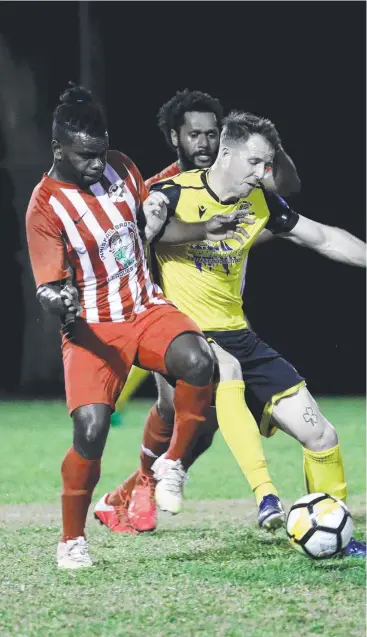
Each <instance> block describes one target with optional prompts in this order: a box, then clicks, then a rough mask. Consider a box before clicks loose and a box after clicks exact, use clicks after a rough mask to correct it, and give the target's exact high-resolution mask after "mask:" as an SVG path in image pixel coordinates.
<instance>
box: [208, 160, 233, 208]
mask: <svg viewBox="0 0 367 637" xmlns="http://www.w3.org/2000/svg"><path fill="white" fill-rule="evenodd" d="M207 180H208V184H209V186H210V188H211V190H212V191H213V192H214V193H215V194H216V196H217V197H218V199H219V200H220V201H228V200H230V199H238V196H236V194H235V193H234V192H233V190H232V189H231V188H230V187H229V186H228V184H227V183H226V180H225V179H224V177H223V174H222V173H221V170H220V167H219V166H218V165H216V164H213V166H212V167H211V168H209V170H208V172H207Z"/></svg>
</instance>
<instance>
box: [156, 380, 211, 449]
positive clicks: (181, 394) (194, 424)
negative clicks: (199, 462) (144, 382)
mask: <svg viewBox="0 0 367 637" xmlns="http://www.w3.org/2000/svg"><path fill="white" fill-rule="evenodd" d="M212 392H213V385H206V386H205V387H195V385H189V384H188V383H185V382H184V381H183V380H178V381H177V383H176V390H175V397H174V406H175V412H176V418H175V425H174V429H173V435H172V438H171V443H170V446H169V449H168V451H167V454H166V457H167V458H168V459H170V460H178V459H181V458H183V456H184V454H185V452H186V451H187V450H188V448H189V447H190V446H191V444H192V442H193V440H194V438H195V437H196V435H197V433H198V431H199V427H200V424H201V423H203V422H204V421H205V420H206V416H207V408H208V407H209V406H210V402H211V398H212Z"/></svg>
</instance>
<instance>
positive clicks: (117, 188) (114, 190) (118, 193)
mask: <svg viewBox="0 0 367 637" xmlns="http://www.w3.org/2000/svg"><path fill="white" fill-rule="evenodd" d="M108 196H109V198H110V199H111V201H112V202H113V203H119V202H121V201H124V199H125V196H126V185H125V182H124V181H123V180H122V179H119V180H118V181H116V182H115V183H114V184H112V185H111V186H110V187H109V189H108Z"/></svg>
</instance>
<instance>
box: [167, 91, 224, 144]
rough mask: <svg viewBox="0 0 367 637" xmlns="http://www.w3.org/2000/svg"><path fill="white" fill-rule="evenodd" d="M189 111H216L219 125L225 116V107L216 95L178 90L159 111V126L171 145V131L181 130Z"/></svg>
mask: <svg viewBox="0 0 367 637" xmlns="http://www.w3.org/2000/svg"><path fill="white" fill-rule="evenodd" d="M189 111H199V112H200V113H214V115H215V116H216V118H217V121H218V126H219V125H220V122H221V120H222V117H223V108H222V105H221V103H220V101H219V100H218V99H217V98H216V97H212V96H211V95H209V93H202V92H201V91H189V89H188V88H185V89H184V90H183V91H177V93H176V95H174V96H173V97H171V99H170V100H168V102H166V103H165V104H163V106H161V108H160V109H159V111H158V126H159V128H160V130H161V131H162V133H163V135H164V136H165V138H166V141H167V142H168V144H169V145H170V146H171V147H172V142H171V135H170V132H171V130H172V129H173V130H175V131H177V132H178V131H179V128H180V127H181V126H182V124H183V120H184V115H185V113H187V112H189Z"/></svg>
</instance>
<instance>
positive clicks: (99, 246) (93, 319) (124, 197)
mask: <svg viewBox="0 0 367 637" xmlns="http://www.w3.org/2000/svg"><path fill="white" fill-rule="evenodd" d="M90 191H91V192H90V193H86V192H84V191H83V190H80V189H79V188H78V187H77V186H75V185H73V184H67V183H64V182H59V181H56V180H55V179H52V178H51V177H49V176H47V175H44V176H43V179H42V181H41V182H40V183H39V184H38V185H37V186H36V188H35V189H34V191H33V194H32V197H31V200H30V202H29V206H28V210H27V215H26V228H27V240H28V246H29V253H30V258H31V263H32V269H33V274H34V278H35V281H36V286H37V287H38V286H40V285H42V284H44V283H51V282H52V281H58V280H62V279H66V278H68V277H69V276H70V268H71V269H72V271H73V275H74V285H75V286H76V287H77V289H78V292H79V298H80V302H81V306H82V318H84V319H85V320H86V321H87V322H88V323H99V322H104V321H113V322H117V323H119V322H123V321H127V320H131V318H132V317H133V316H134V315H135V314H140V313H141V312H144V311H145V310H146V309H148V308H149V307H151V306H152V305H156V304H164V303H166V302H167V301H166V300H165V299H164V297H163V294H162V291H161V289H160V288H159V287H158V286H157V285H155V284H154V282H153V279H152V277H151V275H150V272H149V270H148V266H147V263H146V259H145V255H144V248H143V244H142V241H141V238H140V236H139V231H138V227H137V216H138V213H139V210H140V207H141V204H142V202H143V201H144V199H145V198H146V197H147V195H148V191H147V188H146V186H145V185H144V181H143V178H142V176H141V175H140V173H139V171H138V169H137V168H136V166H135V165H134V164H133V162H132V161H131V160H130V159H129V158H128V157H126V156H125V155H123V154H122V153H119V152H117V151H109V152H108V155H107V164H106V168H105V170H104V173H103V177H102V178H101V180H100V181H99V182H98V183H96V184H94V185H93V186H91V188H90Z"/></svg>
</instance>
